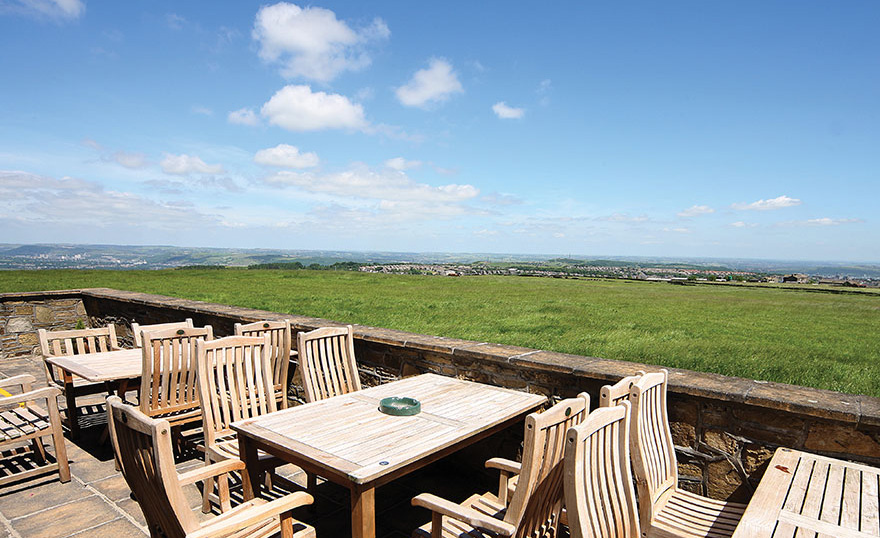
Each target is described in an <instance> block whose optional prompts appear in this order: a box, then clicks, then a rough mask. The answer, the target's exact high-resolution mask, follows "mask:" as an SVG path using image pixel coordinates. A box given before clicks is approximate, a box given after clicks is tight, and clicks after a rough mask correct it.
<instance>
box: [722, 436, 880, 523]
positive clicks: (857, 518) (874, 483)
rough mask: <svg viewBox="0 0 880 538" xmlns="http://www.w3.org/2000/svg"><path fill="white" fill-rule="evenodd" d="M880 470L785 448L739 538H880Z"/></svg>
mask: <svg viewBox="0 0 880 538" xmlns="http://www.w3.org/2000/svg"><path fill="white" fill-rule="evenodd" d="M878 486H880V469H878V468H875V467H869V466H867V465H859V464H856V463H850V462H846V461H841V460H836V459H832V458H826V457H823V456H817V455H814V454H809V453H807V452H800V451H797V450H791V449H788V448H779V449H777V450H776V454H774V455H773V459H771V460H770V465H769V466H768V467H767V472H766V473H764V477H763V478H762V479H761V482H760V483H759V484H758V488H757V489H756V490H755V495H754V496H753V497H752V500H751V501H750V502H749V506H748V508H746V511H745V513H744V514H743V517H742V520H741V521H740V523H739V525H738V526H737V528H736V531H735V532H734V533H733V538H753V537H754V538H756V537H773V538H792V537H794V536H810V537H814V536H818V537H819V538H831V537H834V538H868V537H877V536H880V514H878Z"/></svg>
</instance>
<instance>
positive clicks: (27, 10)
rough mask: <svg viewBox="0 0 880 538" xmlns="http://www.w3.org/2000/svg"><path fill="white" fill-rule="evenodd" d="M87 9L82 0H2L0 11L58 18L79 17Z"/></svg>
mask: <svg viewBox="0 0 880 538" xmlns="http://www.w3.org/2000/svg"><path fill="white" fill-rule="evenodd" d="M85 10H86V5H85V3H84V2H83V1H82V0H9V1H8V2H0V13H3V12H4V11H9V12H12V13H19V14H22V15H26V16H30V17H47V18H50V19H56V20H62V19H67V20H73V19H78V18H79V17H80V16H81V15H82V14H83V13H84V12H85Z"/></svg>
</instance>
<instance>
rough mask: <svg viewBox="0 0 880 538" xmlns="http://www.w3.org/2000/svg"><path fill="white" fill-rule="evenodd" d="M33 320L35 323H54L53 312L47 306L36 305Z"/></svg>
mask: <svg viewBox="0 0 880 538" xmlns="http://www.w3.org/2000/svg"><path fill="white" fill-rule="evenodd" d="M34 318H35V319H36V320H37V323H52V322H53V321H55V311H54V310H52V309H51V308H49V307H48V306H43V305H37V306H35V307H34Z"/></svg>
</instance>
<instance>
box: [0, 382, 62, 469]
mask: <svg viewBox="0 0 880 538" xmlns="http://www.w3.org/2000/svg"><path fill="white" fill-rule="evenodd" d="M34 381H35V380H34V376H32V375H17V376H15V377H10V378H7V379H0V392H2V396H0V448H3V449H6V448H12V447H16V446H21V445H22V444H23V443H29V444H30V445H31V448H32V449H33V451H34V454H36V455H37V456H38V458H39V459H40V460H41V462H42V463H46V465H41V466H39V467H36V468H32V469H27V470H25V471H22V472H18V473H13V474H9V475H6V476H4V477H2V478H0V486H3V485H5V484H8V483H10V482H16V481H18V480H23V479H25V478H30V477H32V476H37V475H41V474H43V473H48V472H52V471H56V470H57V471H58V478H59V479H60V480H61V481H62V482H69V481H70V465H69V464H68V461H67V448H66V447H65V446H64V434H63V433H62V432H61V416H60V415H59V414H58V396H59V395H60V394H61V391H60V390H59V389H58V388H57V387H43V388H39V389H35V390H33V389H32V387H33V383H34ZM12 387H15V389H14V393H10V392H9V390H8V389H9V388H12ZM37 400H41V401H44V402H45V403H46V408H45V409H43V408H42V407H40V406H38V405H37V403H36V401H37ZM43 437H51V438H52V445H53V446H54V448H55V462H54V463H48V461H49V460H48V458H47V457H46V448H45V447H44V446H43Z"/></svg>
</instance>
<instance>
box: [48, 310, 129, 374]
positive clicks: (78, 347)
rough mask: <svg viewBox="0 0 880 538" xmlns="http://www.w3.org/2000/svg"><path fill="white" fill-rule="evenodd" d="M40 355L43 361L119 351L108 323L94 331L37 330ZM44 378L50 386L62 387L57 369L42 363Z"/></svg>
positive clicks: (112, 327)
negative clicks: (49, 358)
mask: <svg viewBox="0 0 880 538" xmlns="http://www.w3.org/2000/svg"><path fill="white" fill-rule="evenodd" d="M37 336H38V338H39V340H40V353H42V355H43V359H46V358H47V357H58V356H64V355H83V354H85V353H100V352H102V351H112V350H114V349H119V344H118V342H117V340H116V326H115V325H113V324H112V323H110V324H109V325H107V326H106V327H98V328H96V329H73V330H69V331H47V330H46V329H38V330H37ZM44 364H45V366H46V378H47V381H48V382H49V383H50V384H53V385H62V384H63V383H62V381H61V373H60V372H59V371H58V369H57V368H56V367H54V366H52V365H51V364H49V363H48V362H45V361H44Z"/></svg>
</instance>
